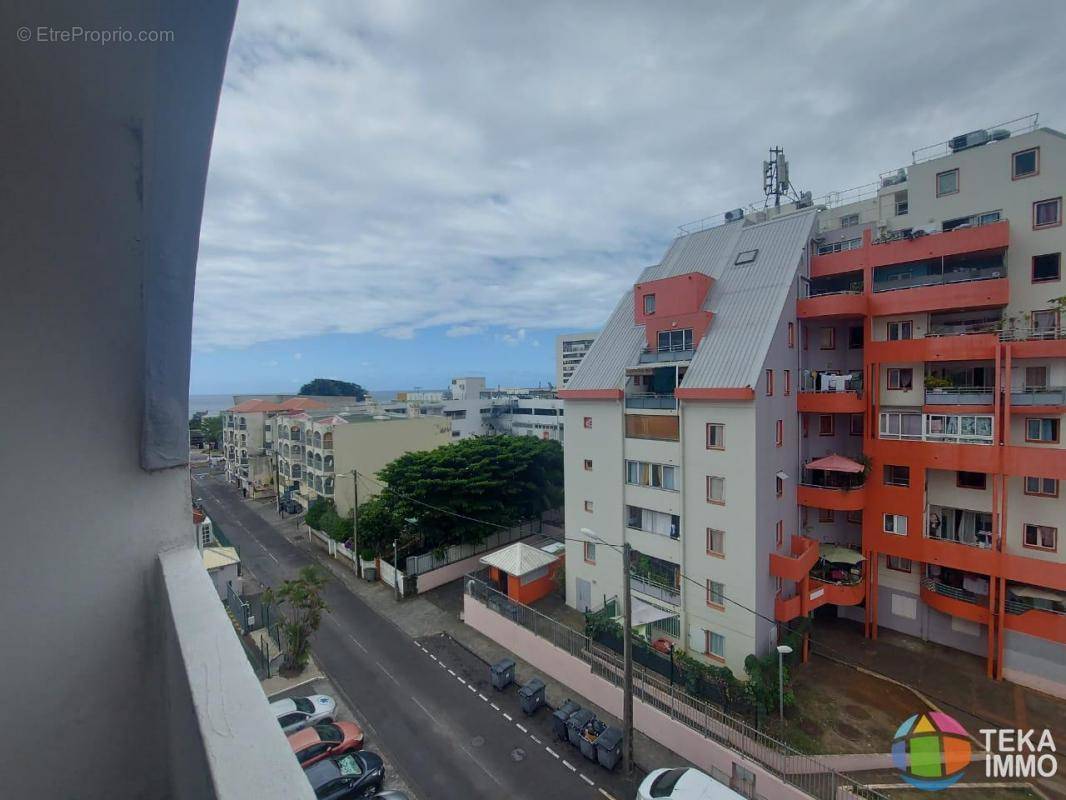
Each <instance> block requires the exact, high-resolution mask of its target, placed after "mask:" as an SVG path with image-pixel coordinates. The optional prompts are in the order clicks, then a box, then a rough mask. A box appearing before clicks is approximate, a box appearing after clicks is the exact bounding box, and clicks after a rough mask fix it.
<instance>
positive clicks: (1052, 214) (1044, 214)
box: [1033, 197, 1062, 230]
mask: <svg viewBox="0 0 1066 800" xmlns="http://www.w3.org/2000/svg"><path fill="white" fill-rule="evenodd" d="M1061 224H1062V198H1061V197H1053V198H1051V199H1050V200H1038V201H1037V202H1035V203H1033V230H1040V229H1041V228H1054V227H1055V226H1056V225H1061Z"/></svg>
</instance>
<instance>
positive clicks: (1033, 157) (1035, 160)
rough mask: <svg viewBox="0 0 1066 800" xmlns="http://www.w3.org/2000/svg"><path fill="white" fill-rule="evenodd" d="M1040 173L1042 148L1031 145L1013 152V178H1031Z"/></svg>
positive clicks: (1011, 173) (1011, 171)
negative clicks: (1026, 148)
mask: <svg viewBox="0 0 1066 800" xmlns="http://www.w3.org/2000/svg"><path fill="white" fill-rule="evenodd" d="M1039 174H1040V148H1039V147H1031V148H1029V149H1028V150H1019V151H1018V152H1017V153H1012V154H1011V170H1010V176H1011V179H1012V180H1020V179H1021V178H1031V177H1033V176H1034V175H1039Z"/></svg>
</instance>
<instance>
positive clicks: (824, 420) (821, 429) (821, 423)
mask: <svg viewBox="0 0 1066 800" xmlns="http://www.w3.org/2000/svg"><path fill="white" fill-rule="evenodd" d="M835 432H836V424H835V421H834V420H833V415H832V414H819V415H818V435H819V436H832V435H833V434H834V433H835Z"/></svg>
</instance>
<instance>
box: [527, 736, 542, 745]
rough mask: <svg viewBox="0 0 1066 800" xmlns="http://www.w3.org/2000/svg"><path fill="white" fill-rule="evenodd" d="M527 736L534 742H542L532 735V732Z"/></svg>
mask: <svg viewBox="0 0 1066 800" xmlns="http://www.w3.org/2000/svg"><path fill="white" fill-rule="evenodd" d="M529 738H530V739H532V740H533V741H534V742H536V743H537V744H542V742H541V741H540V739H538V738H537V737H536V736H534V735H533V734H532V733H531V734H529Z"/></svg>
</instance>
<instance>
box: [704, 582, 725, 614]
mask: <svg viewBox="0 0 1066 800" xmlns="http://www.w3.org/2000/svg"><path fill="white" fill-rule="evenodd" d="M707 605H709V606H710V607H711V608H717V609H719V610H725V584H724V583H719V582H718V581H710V580H709V581H707Z"/></svg>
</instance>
